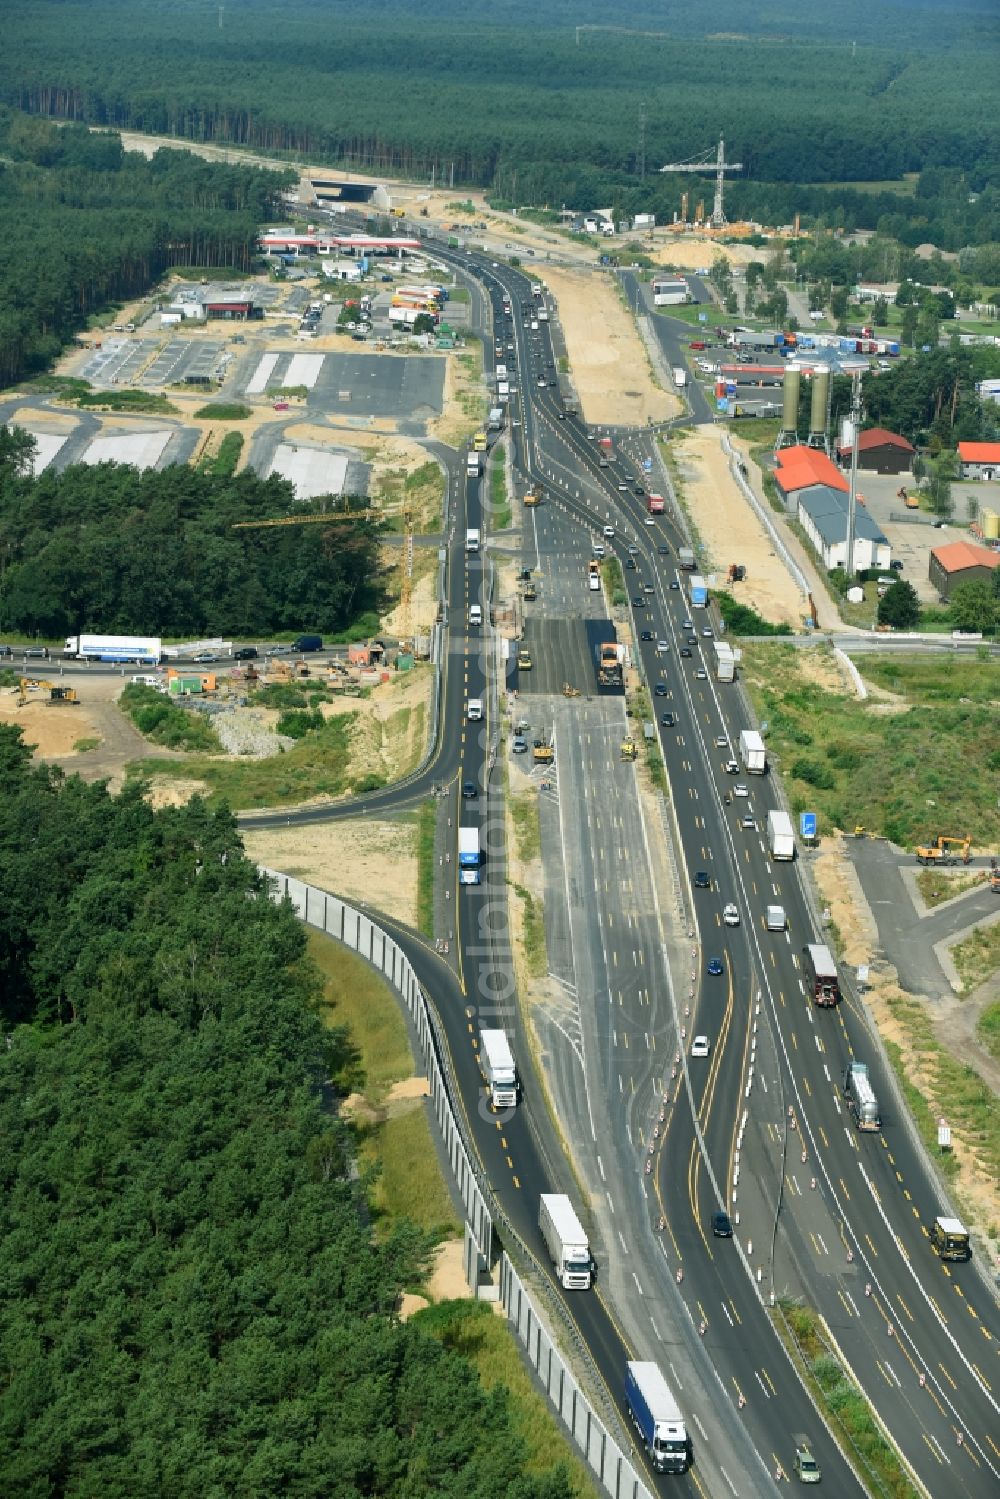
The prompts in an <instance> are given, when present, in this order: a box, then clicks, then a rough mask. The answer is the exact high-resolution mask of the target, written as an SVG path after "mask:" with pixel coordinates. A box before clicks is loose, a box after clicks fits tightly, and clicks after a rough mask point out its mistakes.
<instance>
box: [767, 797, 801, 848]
mask: <svg viewBox="0 0 1000 1499" xmlns="http://www.w3.org/2000/svg"><path fill="white" fill-rule="evenodd" d="M767 846H768V848H769V849H770V851H771V858H772V859H794V858H795V834H794V833H793V832H792V819H791V818H790V817H789V815H788V813H787V812H778V811H775V810H774V808H772V809H771V811H770V812H768V814H767Z"/></svg>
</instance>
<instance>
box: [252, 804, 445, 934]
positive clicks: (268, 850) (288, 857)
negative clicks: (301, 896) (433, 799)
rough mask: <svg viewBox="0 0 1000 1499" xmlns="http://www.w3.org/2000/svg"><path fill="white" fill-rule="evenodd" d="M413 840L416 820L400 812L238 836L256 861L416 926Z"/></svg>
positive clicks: (415, 878) (415, 869)
mask: <svg viewBox="0 0 1000 1499" xmlns="http://www.w3.org/2000/svg"><path fill="white" fill-rule="evenodd" d="M416 839H417V829H416V823H415V822H410V821H407V820H405V819H404V818H402V817H400V818H399V819H394V820H392V821H386V822H377V821H375V820H374V819H373V818H366V819H365V820H363V821H357V822H355V821H351V822H336V823H327V824H325V825H324V824H322V823H320V824H315V825H311V826H306V827H295V828H285V827H281V826H278V827H276V829H275V831H274V832H271V831H270V830H267V831H263V830H260V829H254V830H248V831H247V832H246V833H245V834H244V835H243V842H244V844H245V845H246V851H247V854H248V856H249V857H250V858H251V859H255V860H256V861H257V863H258V864H266V865H267V866H268V868H270V869H280V870H281V871H282V873H283V874H290V875H294V876H295V878H296V879H300V880H306V881H308V882H309V883H310V884H313V885H319V886H320V887H321V889H323V890H334V891H336V893H337V894H338V895H341V896H343V897H344V899H345V900H348V901H350V902H351V903H352V904H353V905H364V904H365V902H366V901H370V902H371V904H372V905H373V906H377V907H378V908H379V909H380V910H383V911H391V912H392V914H393V916H394V917H395V918H396V919H397V920H398V921H403V922H406V923H407V924H408V925H409V926H411V927H415V926H416V925H417V849H416Z"/></svg>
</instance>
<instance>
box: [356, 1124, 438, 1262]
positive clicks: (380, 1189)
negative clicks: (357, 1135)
mask: <svg viewBox="0 0 1000 1499" xmlns="http://www.w3.org/2000/svg"><path fill="white" fill-rule="evenodd" d="M361 1158H362V1160H363V1161H370V1162H372V1163H373V1164H377V1166H378V1176H377V1178H376V1180H375V1182H374V1184H373V1186H372V1190H371V1208H372V1212H373V1214H374V1216H375V1217H376V1219H377V1221H378V1229H379V1234H380V1235H388V1234H390V1233H391V1232H392V1230H393V1228H395V1227H396V1225H397V1224H398V1223H399V1222H400V1221H401V1220H402V1219H406V1220H408V1221H409V1222H410V1223H415V1224H416V1225H417V1226H418V1228H421V1229H423V1231H424V1232H425V1233H428V1234H430V1235H431V1237H432V1238H433V1239H436V1240H439V1241H440V1240H441V1239H451V1238H455V1237H456V1236H457V1235H458V1234H459V1233H460V1232H461V1224H460V1223H459V1221H458V1218H457V1217H456V1214H455V1209H454V1207H453V1206H452V1202H451V1198H450V1196H449V1195H448V1189H447V1187H446V1186H445V1183H444V1178H443V1177H442V1175H441V1168H440V1166H439V1165H438V1158H437V1152H436V1151H435V1149H434V1141H433V1140H432V1138H431V1130H430V1125H429V1124H428V1122H427V1115H426V1113H425V1109H424V1104H423V1101H422V1100H421V1099H419V1098H415V1099H412V1098H411V1099H407V1100H406V1103H405V1107H403V1109H402V1110H401V1112H399V1113H392V1114H390V1115H389V1117H388V1118H387V1119H382V1120H380V1121H379V1122H378V1123H377V1124H374V1125H371V1126H370V1127H369V1128H368V1130H367V1131H366V1133H365V1136H364V1140H363V1143H362V1147H361Z"/></svg>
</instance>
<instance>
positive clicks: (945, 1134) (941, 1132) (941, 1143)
mask: <svg viewBox="0 0 1000 1499" xmlns="http://www.w3.org/2000/svg"><path fill="white" fill-rule="evenodd" d="M938 1149H939V1150H950V1149H951V1125H950V1124H946V1123H945V1121H944V1120H943V1119H939V1120H938Z"/></svg>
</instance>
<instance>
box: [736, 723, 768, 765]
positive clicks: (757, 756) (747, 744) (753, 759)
mask: <svg viewBox="0 0 1000 1499" xmlns="http://www.w3.org/2000/svg"><path fill="white" fill-rule="evenodd" d="M740 764H741V765H742V766H743V769H744V770H745V771H746V772H747V774H748V775H751V776H762V775H763V774H764V772H765V771H766V770H767V751H766V750H765V748H764V741H763V739H762V738H761V737H760V735H759V734H758V733H757V731H756V729H743V730H742V731H741V732H740Z"/></svg>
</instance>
